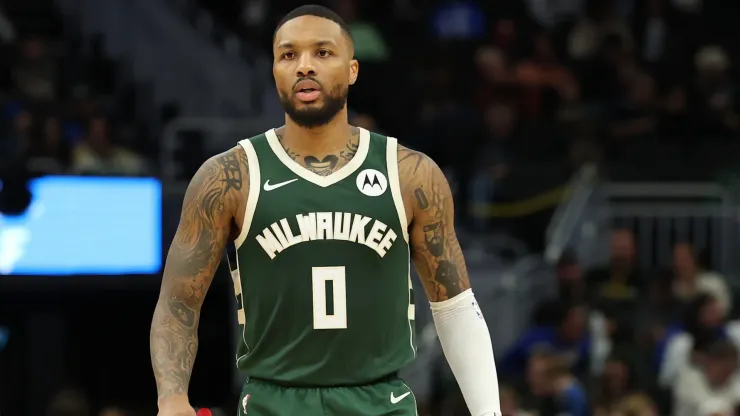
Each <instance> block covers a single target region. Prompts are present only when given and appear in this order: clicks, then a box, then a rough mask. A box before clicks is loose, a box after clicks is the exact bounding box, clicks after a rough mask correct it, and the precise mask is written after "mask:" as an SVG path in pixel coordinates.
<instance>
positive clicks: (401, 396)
mask: <svg viewBox="0 0 740 416" xmlns="http://www.w3.org/2000/svg"><path fill="white" fill-rule="evenodd" d="M409 394H411V392H410V391H407V392H406V393H404V394H402V395H400V396H398V397H396V396H395V395H394V394H393V393H391V403H393V404H396V403H398V402H400V401H401V400H403V399H405V398H406V396H408V395H409Z"/></svg>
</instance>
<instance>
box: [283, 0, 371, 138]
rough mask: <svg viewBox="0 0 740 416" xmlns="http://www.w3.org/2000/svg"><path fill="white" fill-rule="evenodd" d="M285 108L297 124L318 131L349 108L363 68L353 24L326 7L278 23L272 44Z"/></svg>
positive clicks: (305, 10)
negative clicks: (349, 98) (357, 55)
mask: <svg viewBox="0 0 740 416" xmlns="http://www.w3.org/2000/svg"><path fill="white" fill-rule="evenodd" d="M272 51H273V58H274V59H273V65H272V73H273V76H274V77H275V84H276V85H277V90H278V94H279V95H280V102H281V103H282V104H283V108H285V112H286V113H287V114H288V116H289V117H290V118H291V119H292V120H293V121H295V122H296V124H298V125H300V126H302V127H306V128H312V127H318V126H321V125H324V124H327V123H328V122H330V121H331V120H332V119H333V118H334V117H335V116H336V115H337V114H338V113H339V112H340V111H341V110H342V109H343V108H344V106H345V104H346V103H347V94H348V92H349V86H350V85H352V84H354V83H355V81H356V80H357V74H358V70H359V65H358V63H357V61H356V60H355V59H353V57H354V43H353V41H352V36H351V35H350V33H349V28H348V26H347V24H346V23H345V22H344V21H343V20H342V19H341V18H340V17H339V16H338V15H337V14H336V13H334V12H332V11H331V10H329V9H327V8H326V7H322V6H314V5H309V6H301V7H299V8H297V9H295V10H293V11H292V12H290V13H288V14H287V15H285V17H283V19H282V20H281V21H280V23H278V26H277V28H276V29H275V34H274V36H273V42H272Z"/></svg>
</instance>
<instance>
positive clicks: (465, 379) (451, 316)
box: [430, 289, 501, 416]
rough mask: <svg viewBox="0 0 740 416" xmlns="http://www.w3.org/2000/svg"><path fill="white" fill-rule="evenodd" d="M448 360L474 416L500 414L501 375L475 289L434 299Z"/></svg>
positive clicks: (432, 305)
mask: <svg viewBox="0 0 740 416" xmlns="http://www.w3.org/2000/svg"><path fill="white" fill-rule="evenodd" d="M430 305H431V307H432V316H433V318H434V325H435V326H436V327H437V334H438V335H439V341H440V343H441V344H442V350H443V351H444V354H445V357H446V358H447V362H448V363H449V364H450V368H451V369H452V373H453V374H454V375H455V379H456V380H457V384H459V385H460V390H461V391H462V394H463V397H464V398H465V403H467V405H468V410H470V414H471V415H472V416H500V415H501V404H500V402H499V392H498V378H497V376H496V363H495V361H494V359H493V346H492V344H491V335H490V333H489V332H488V326H487V325H486V320H485V319H483V314H482V313H481V311H480V308H479V307H478V303H477V302H476V301H475V296H473V291H472V290H470V289H468V290H466V291H465V292H463V293H461V294H459V295H457V296H455V297H453V298H452V299H448V300H445V301H442V302H431V303H430Z"/></svg>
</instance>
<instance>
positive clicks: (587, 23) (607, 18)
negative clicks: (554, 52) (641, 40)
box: [568, 0, 633, 61]
mask: <svg viewBox="0 0 740 416" xmlns="http://www.w3.org/2000/svg"><path fill="white" fill-rule="evenodd" d="M616 6H617V2H616V1H615V0H604V1H592V2H589V4H588V10H586V13H585V14H584V15H583V16H582V17H581V19H580V20H579V21H578V23H577V24H576V26H575V27H574V28H573V30H572V31H571V32H570V35H569V37H568V53H569V55H570V57H571V58H573V59H575V60H579V61H585V60H588V59H591V58H592V57H594V55H595V54H596V53H597V52H598V50H599V48H600V47H601V45H602V43H603V41H604V39H605V38H607V37H608V36H610V35H616V36H618V37H619V39H621V41H622V42H623V44H624V45H625V46H626V48H627V49H628V50H631V49H632V44H633V40H632V31H631V30H630V28H629V26H628V25H627V24H626V23H625V21H624V20H623V19H622V18H621V16H620V15H619V13H618V10H617V7H616Z"/></svg>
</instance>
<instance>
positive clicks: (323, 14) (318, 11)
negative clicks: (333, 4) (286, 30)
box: [272, 4, 354, 43]
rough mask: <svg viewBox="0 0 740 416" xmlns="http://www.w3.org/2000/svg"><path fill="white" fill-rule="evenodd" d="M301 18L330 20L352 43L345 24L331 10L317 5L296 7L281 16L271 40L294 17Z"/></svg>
mask: <svg viewBox="0 0 740 416" xmlns="http://www.w3.org/2000/svg"><path fill="white" fill-rule="evenodd" d="M301 16H316V17H320V18H322V19H326V20H331V21H332V22H334V23H336V24H338V25H339V27H340V28H341V29H342V33H344V35H345V36H347V38H348V39H349V40H350V41H351V42H352V43H354V39H352V34H351V33H350V31H349V25H348V24H347V22H345V21H344V19H342V18H341V17H339V15H338V14H336V13H335V12H334V11H332V10H331V9H329V8H326V7H324V6H319V5H317V4H307V5H305V6H300V7H296V8H295V9H293V10H292V11H291V12H290V13H288V14H286V15H285V16H283V18H282V19H280V22H279V23H278V24H277V27H275V32H274V33H273V34H272V39H273V40H274V39H275V35H277V31H278V30H280V28H281V27H283V25H284V24H285V23H287V22H289V21H291V20H293V19H295V18H296V17H301Z"/></svg>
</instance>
